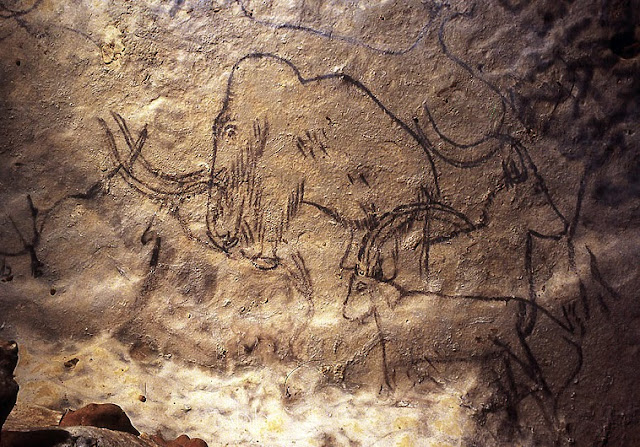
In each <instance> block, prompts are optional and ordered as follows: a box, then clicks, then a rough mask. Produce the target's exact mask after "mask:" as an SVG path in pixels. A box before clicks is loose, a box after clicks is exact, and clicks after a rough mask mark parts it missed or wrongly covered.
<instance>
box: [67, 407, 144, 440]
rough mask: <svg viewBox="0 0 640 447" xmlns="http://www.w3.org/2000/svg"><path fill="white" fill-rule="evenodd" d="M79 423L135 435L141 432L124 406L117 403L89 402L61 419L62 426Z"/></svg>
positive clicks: (70, 411)
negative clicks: (121, 406) (123, 408)
mask: <svg viewBox="0 0 640 447" xmlns="http://www.w3.org/2000/svg"><path fill="white" fill-rule="evenodd" d="M78 425H83V426H91V427H100V428H108V429H109V430H115V431H121V432H124V433H131V434H132V435H135V436H138V435H139V434H140V432H139V431H138V430H136V429H135V427H134V426H133V425H132V424H131V421H130V420H129V418H128V417H127V415H126V413H125V412H124V411H122V408H120V407H119V406H117V405H115V404H89V405H87V406H85V407H82V408H80V409H78V410H75V411H73V410H69V411H68V412H67V413H65V415H64V416H63V417H62V419H61V420H60V426H61V427H73V426H78Z"/></svg>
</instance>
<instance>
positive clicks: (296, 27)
mask: <svg viewBox="0 0 640 447" xmlns="http://www.w3.org/2000/svg"><path fill="white" fill-rule="evenodd" d="M236 3H238V5H239V6H240V9H241V11H242V14H243V15H244V16H245V17H246V18H247V19H249V20H251V22H253V23H257V24H259V25H262V26H266V27H268V28H273V29H276V30H279V29H287V30H293V31H301V32H304V33H307V34H311V35H314V36H318V37H321V38H325V39H331V40H337V41H341V42H345V43H348V44H350V45H354V46H358V47H362V48H365V49H367V50H371V51H374V52H376V53H379V54H382V55H388V56H402V55H403V54H407V53H409V52H411V51H412V50H413V49H415V48H416V47H417V46H418V45H419V44H420V43H421V42H422V40H423V39H424V37H425V36H426V34H427V33H428V32H429V30H430V29H431V26H432V25H433V22H434V20H435V19H436V18H437V16H438V14H440V11H441V10H442V8H443V7H445V4H442V3H437V2H434V3H433V5H432V8H431V10H430V11H429V17H428V19H427V20H426V21H425V22H424V24H423V25H422V26H421V27H420V30H419V31H418V33H417V35H416V37H415V39H413V41H412V42H411V43H410V44H409V45H407V46H406V47H404V48H397V49H393V48H391V47H390V46H383V45H376V44H370V43H366V42H364V41H363V40H361V39H358V38H357V37H352V36H346V35H341V34H336V33H332V32H329V31H325V30H321V29H317V28H314V27H310V26H305V25H302V24H295V23H290V22H281V23H280V22H276V21H272V20H268V19H266V20H265V19H261V18H259V17H255V16H254V14H253V12H252V11H250V10H249V9H248V8H247V5H246V1H245V0H236Z"/></svg>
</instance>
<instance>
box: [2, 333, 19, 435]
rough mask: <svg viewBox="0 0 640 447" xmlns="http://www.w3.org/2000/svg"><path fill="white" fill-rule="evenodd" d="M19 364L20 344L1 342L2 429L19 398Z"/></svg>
mask: <svg viewBox="0 0 640 447" xmlns="http://www.w3.org/2000/svg"><path fill="white" fill-rule="evenodd" d="M17 364H18V344H17V343H16V342H15V341H9V342H7V341H0V429H1V428H2V425H3V424H4V421H6V420H7V416H9V413H11V410H12V409H13V407H14V405H15V404H16V399H17V398H18V389H19V387H18V383H17V382H16V381H15V379H14V378H13V371H14V370H15V369H16V365H17ZM1 439H2V438H1V434H0V441H1Z"/></svg>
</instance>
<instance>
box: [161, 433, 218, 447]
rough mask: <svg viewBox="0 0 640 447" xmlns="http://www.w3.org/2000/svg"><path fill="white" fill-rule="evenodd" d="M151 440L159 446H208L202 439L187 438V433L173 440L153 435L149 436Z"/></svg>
mask: <svg viewBox="0 0 640 447" xmlns="http://www.w3.org/2000/svg"><path fill="white" fill-rule="evenodd" d="M151 440H153V441H154V442H155V443H157V444H158V445H159V446H160V447H209V446H208V444H207V443H206V442H204V441H203V440H202V439H199V438H189V436H187V435H180V436H178V437H177V438H176V439H174V440H173V441H166V440H165V439H164V438H163V437H162V436H161V435H154V436H151Z"/></svg>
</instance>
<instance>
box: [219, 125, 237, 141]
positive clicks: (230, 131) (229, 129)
mask: <svg viewBox="0 0 640 447" xmlns="http://www.w3.org/2000/svg"><path fill="white" fill-rule="evenodd" d="M237 133H238V128H237V126H236V125H235V124H227V125H226V126H224V129H222V135H224V136H225V137H226V138H233V137H234V136H236V134H237Z"/></svg>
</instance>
